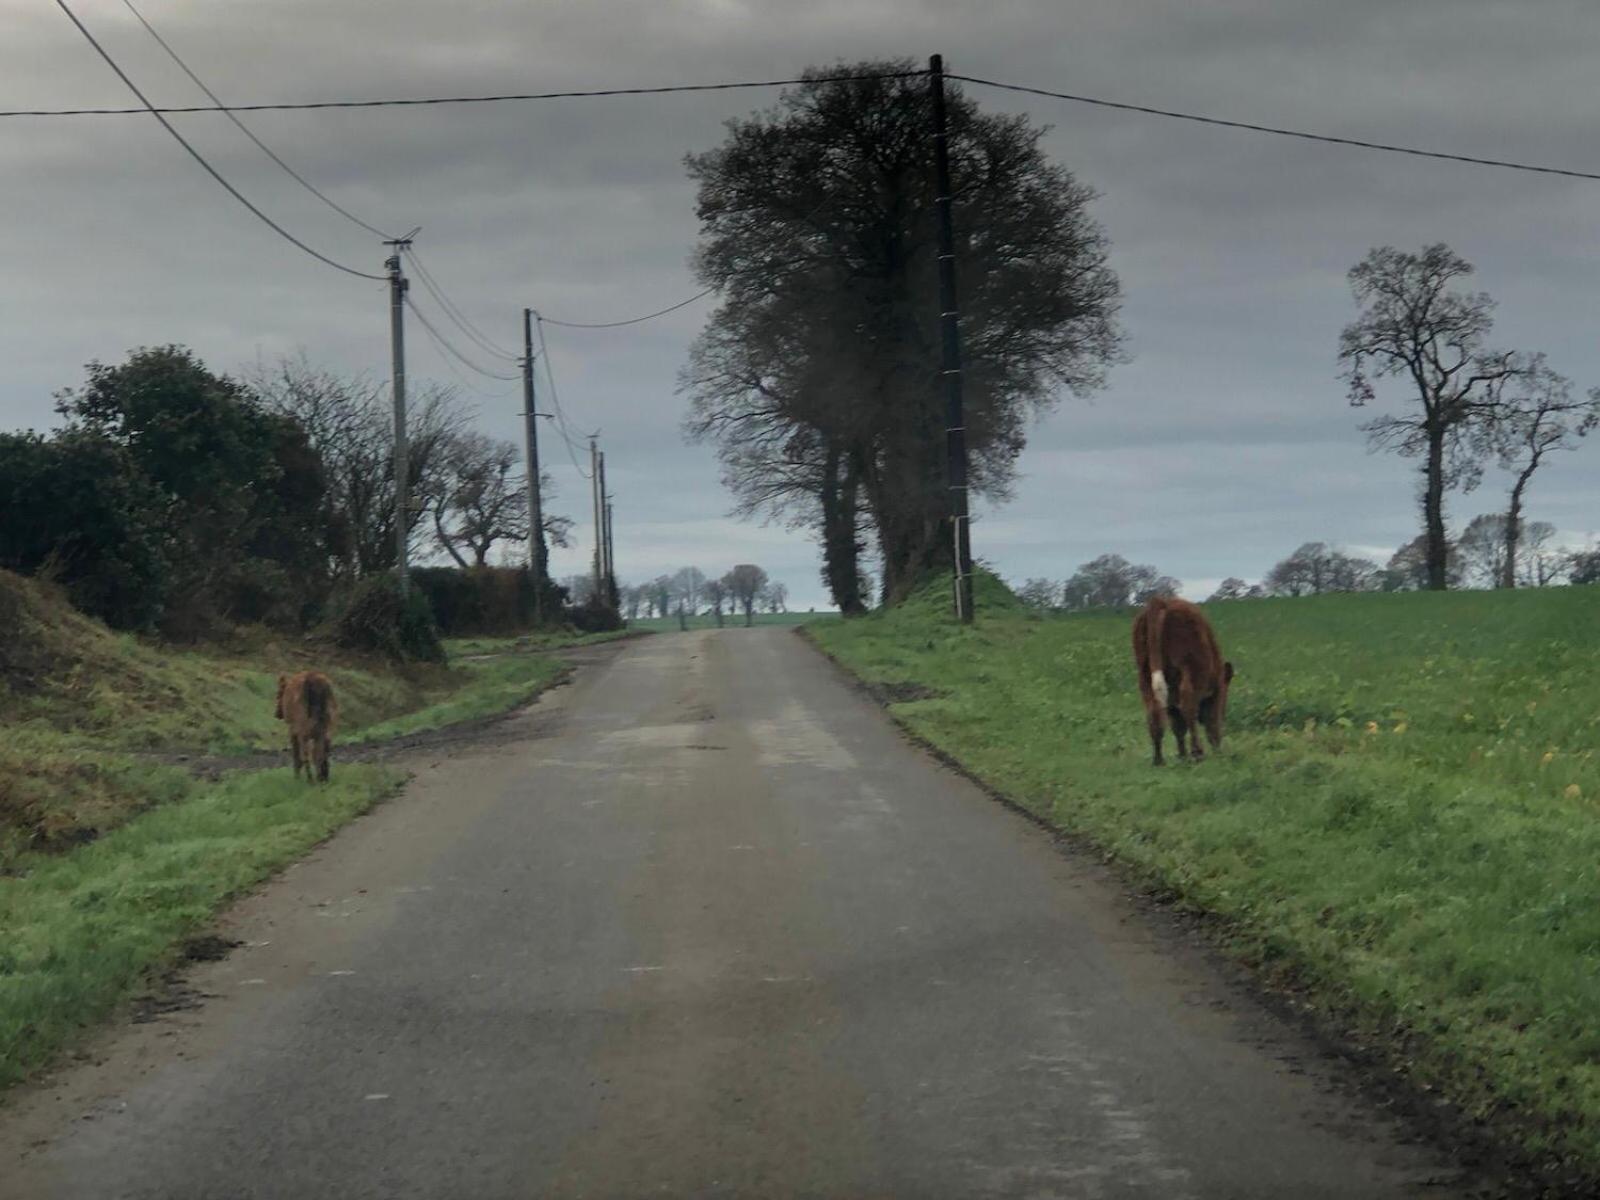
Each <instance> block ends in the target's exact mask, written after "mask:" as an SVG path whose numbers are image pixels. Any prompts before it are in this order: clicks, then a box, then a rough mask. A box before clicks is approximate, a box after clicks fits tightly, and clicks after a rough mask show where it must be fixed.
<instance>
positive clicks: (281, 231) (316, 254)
mask: <svg viewBox="0 0 1600 1200" xmlns="http://www.w3.org/2000/svg"><path fill="white" fill-rule="evenodd" d="M56 6H57V7H58V8H60V9H61V11H62V12H64V13H66V14H67V19H68V20H70V21H71V22H72V23H73V24H74V25H76V26H77V27H78V32H79V33H81V34H83V36H84V37H85V38H86V39H87V40H88V42H89V44H90V45H91V46H93V47H94V48H95V51H96V52H97V53H98V54H99V55H100V57H101V58H103V59H105V61H106V65H107V66H109V67H110V68H111V69H112V70H113V71H115V72H116V74H117V78H118V79H120V80H122V82H123V83H125V84H127V85H128V90H129V91H130V92H132V93H133V94H134V95H135V96H137V97H139V101H140V103H142V104H143V105H144V108H143V109H142V110H134V111H143V112H148V113H149V114H150V115H151V116H153V117H155V119H156V120H158V121H160V122H161V127H162V128H163V129H165V130H166V131H167V132H168V133H170V134H171V135H172V136H173V137H174V138H175V139H176V140H177V142H178V144H179V145H180V146H182V147H183V148H184V149H185V150H187V151H188V152H189V156H190V157H191V158H193V159H194V160H195V162H197V163H199V164H200V165H201V166H202V167H204V168H205V171H206V174H208V175H210V176H211V178H213V179H215V180H216V181H217V182H218V183H219V184H221V185H222V186H223V188H225V189H226V190H227V192H228V194H229V195H230V196H232V197H233V198H234V199H235V200H237V201H238V202H239V203H240V204H242V205H244V206H245V207H246V208H248V209H249V210H250V211H251V212H252V213H253V214H255V216H256V217H257V218H259V219H260V220H261V221H262V222H263V223H264V224H266V225H267V226H268V227H269V228H270V229H272V231H273V232H275V233H276V234H278V236H279V237H282V238H284V239H285V240H286V241H288V242H291V243H292V244H294V245H296V246H298V247H299V248H300V249H302V250H304V251H305V252H306V253H307V254H309V255H311V257H312V258H315V259H317V260H318V261H320V262H324V263H327V264H328V266H330V267H333V268H335V269H336V270H340V271H343V272H344V273H345V274H346V275H354V276H356V277H357V278H358V279H372V280H375V281H377V282H379V283H382V282H384V281H385V278H386V277H385V276H383V275H373V274H369V273H368V272H366V271H358V270H356V269H355V268H354V267H347V266H345V265H344V264H343V263H341V262H335V261H334V260H333V259H331V258H329V257H328V256H327V255H326V254H323V253H322V252H321V251H319V250H314V249H312V248H311V247H310V246H308V245H306V244H305V243H304V242H302V241H301V240H300V239H299V238H297V237H295V235H294V234H292V233H290V232H289V231H288V230H287V229H285V228H284V227H283V226H282V225H279V224H278V223H277V222H276V221H274V220H273V219H272V218H271V217H269V216H267V214H266V213H264V212H262V211H261V210H260V209H259V208H257V207H256V206H255V205H254V204H252V203H250V201H249V200H247V199H246V198H245V195H244V193H243V192H241V191H240V190H239V189H238V188H236V187H234V186H233V184H231V183H229V182H228V181H227V180H226V179H224V178H223V177H222V175H221V173H220V172H218V170H217V169H216V168H215V167H213V166H212V165H211V164H210V163H208V162H207V161H206V160H205V158H204V157H203V156H202V155H201V153H200V151H198V150H196V149H195V148H194V147H193V146H191V145H190V144H189V142H188V140H187V139H186V138H185V137H184V136H183V134H181V133H179V132H178V131H177V130H176V129H174V128H173V127H172V122H171V121H169V120H167V119H166V117H164V116H162V115H161V113H160V111H158V110H157V109H156V107H155V105H153V104H151V103H150V101H149V100H148V99H147V98H146V96H145V94H144V93H143V92H141V91H140V90H139V86H138V85H137V84H136V83H134V82H133V80H132V79H130V78H128V74H127V72H126V71H124V70H123V69H122V68H121V67H119V66H118V65H117V61H116V59H114V58H112V57H111V55H109V54H107V53H106V50H105V47H104V46H102V45H101V44H100V43H99V42H97V41H96V40H95V36H94V34H92V33H90V32H89V30H88V28H87V27H86V26H85V25H84V23H83V22H82V21H80V20H78V16H77V14H76V13H74V12H73V11H72V10H71V9H70V8H68V7H67V3H66V0H56Z"/></svg>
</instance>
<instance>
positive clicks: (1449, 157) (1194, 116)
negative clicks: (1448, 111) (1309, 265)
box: [945, 73, 1600, 179]
mask: <svg viewBox="0 0 1600 1200" xmlns="http://www.w3.org/2000/svg"><path fill="white" fill-rule="evenodd" d="M945 78H946V79H958V80H960V81H961V82H962V83H976V84H978V85H980V86H982V87H992V88H999V89H1001V90H1002V91H1007V92H1023V93H1026V94H1027V95H1030V96H1049V97H1050V98H1052V99H1055V100H1070V101H1072V102H1073V103H1075V104H1091V105H1094V106H1095V107H1096V108H1115V109H1121V110H1122V111H1124V112H1136V113H1144V114H1146V115H1147V116H1152V117H1168V118H1170V119H1171V120H1174V121H1192V122H1194V123H1195V124H1198V125H1220V126H1221V127H1222V128H1224V129H1244V130H1248V131H1250V132H1251V133H1270V134H1275V135H1276V136H1278V137H1288V138H1299V139H1300V140H1301V141H1307V142H1325V143H1328V144H1330V145H1334V146H1354V147H1356V148H1357V149H1360V150H1382V151H1384V152H1385V153H1388V154H1409V155H1411V156H1413V157H1415V158H1440V159H1444V160H1446V161H1447V162H1459V163H1469V164H1471V165H1473V166H1477V167H1503V168H1505V169H1506V170H1508V171H1531V172H1533V173H1534V174H1538V175H1564V176H1566V177H1567V178H1569V179H1600V173H1596V172H1592V171H1574V170H1569V169H1568V168H1566V167H1540V166H1535V165H1533V164H1531V163H1522V162H1512V161H1510V160H1508V159H1502V158H1478V157H1476V156H1474V155H1471V154H1449V153H1446V152H1444V151H1442V150H1419V149H1417V148H1416V147H1414V146H1398V145H1394V144H1392V143H1389V142H1369V141H1364V140H1362V139H1361V138H1348V137H1336V136H1334V135H1332V134H1327V133H1307V132H1306V131H1304V130H1302V129H1284V128H1281V127H1279V126H1276V125H1258V124H1255V123H1253V122H1250V121H1229V120H1225V119H1224V118H1222V117H1207V116H1201V115H1200V114H1198V113H1187V112H1178V111H1176V110H1174V109H1170V108H1151V107H1150V106H1148V105H1145V104H1125V103H1123V102H1121V101H1118V100H1101V99H1099V98H1097V97H1095V96H1079V95H1074V94H1073V93H1071V92H1053V91H1049V90H1048V89H1045V88H1036V87H1024V86H1023V85H1022V84H1019V83H1001V82H1000V81H999V80H995V79H980V78H978V77H977V76H976V75H954V74H948V73H947V74H946V75H945Z"/></svg>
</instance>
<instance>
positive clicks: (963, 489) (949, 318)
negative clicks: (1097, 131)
mask: <svg viewBox="0 0 1600 1200" xmlns="http://www.w3.org/2000/svg"><path fill="white" fill-rule="evenodd" d="M928 80H929V84H930V86H931V87H932V89H933V161H934V172H935V179H934V182H935V184H936V186H935V189H934V190H935V195H934V210H935V215H936V216H937V218H938V224H939V334H940V337H939V342H940V352H941V354H940V357H941V362H940V366H941V371H940V375H941V378H943V380H944V415H945V421H944V424H945V485H946V487H948V489H949V491H950V526H951V533H952V535H953V537H954V540H955V545H954V547H953V549H954V551H955V603H956V616H957V617H959V618H960V619H961V621H962V622H963V623H966V624H970V623H971V621H972V530H971V523H970V521H969V520H968V513H967V429H966V417H965V415H964V412H963V407H962V398H961V324H960V322H961V310H960V308H959V307H958V306H957V304H956V247H955V228H954V222H953V220H952V218H951V213H950V209H951V202H950V145H949V137H948V134H947V128H946V123H945V108H944V56H943V55H941V54H935V55H934V56H933V57H932V58H930V59H929V60H928Z"/></svg>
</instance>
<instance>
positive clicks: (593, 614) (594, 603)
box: [564, 596, 622, 633]
mask: <svg viewBox="0 0 1600 1200" xmlns="http://www.w3.org/2000/svg"><path fill="white" fill-rule="evenodd" d="M564 615H565V617H566V620H567V622H568V623H569V624H570V625H571V626H572V627H573V628H574V629H576V630H577V631H578V632H579V633H609V632H610V631H611V630H613V629H621V628H622V614H621V613H619V612H618V611H617V610H616V609H614V608H612V607H611V606H610V605H608V604H603V603H601V601H600V599H599V598H598V597H596V596H591V597H589V599H587V600H585V601H584V602H583V603H582V604H580V605H578V606H576V607H575V608H569V609H567V610H566V612H565V614H564Z"/></svg>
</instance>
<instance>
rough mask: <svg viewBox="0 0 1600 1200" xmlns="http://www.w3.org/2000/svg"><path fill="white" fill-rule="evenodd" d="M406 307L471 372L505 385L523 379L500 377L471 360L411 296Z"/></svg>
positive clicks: (437, 343)
mask: <svg viewBox="0 0 1600 1200" xmlns="http://www.w3.org/2000/svg"><path fill="white" fill-rule="evenodd" d="M406 307H407V308H409V309H410V310H411V312H412V315H413V316H415V317H416V318H417V320H418V321H419V322H420V323H421V324H422V327H423V328H424V329H426V330H427V331H428V332H429V333H430V334H432V335H433V338H434V342H435V344H436V345H438V346H441V347H443V349H444V350H445V352H446V353H448V354H450V355H451V356H452V357H453V358H455V360H456V361H457V362H459V363H461V364H462V365H463V366H465V367H467V368H469V369H470V370H473V371H476V372H477V373H478V374H479V375H482V376H484V378H486V379H498V380H500V381H501V382H503V383H515V382H516V381H517V380H518V379H519V378H521V377H520V376H518V375H499V374H496V373H495V372H494V371H491V370H489V369H488V368H487V367H483V366H480V365H479V364H477V363H475V362H473V361H472V360H471V359H470V358H468V357H467V356H466V355H465V354H463V353H462V352H461V351H460V350H458V349H457V348H456V347H455V345H454V344H452V343H451V341H450V339H449V338H447V337H445V336H444V334H443V333H441V332H439V327H438V326H437V325H435V324H434V323H433V322H432V321H430V320H428V318H427V317H426V316H425V315H424V314H423V312H422V310H421V309H420V308H418V307H417V306H416V303H415V302H414V301H413V300H412V299H411V297H409V296H407V297H406Z"/></svg>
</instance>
